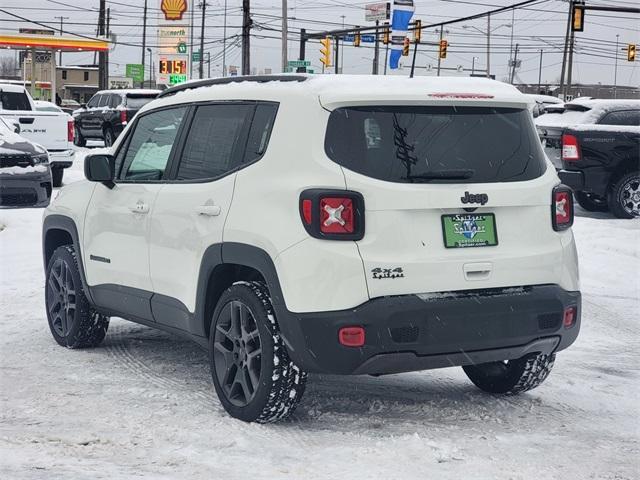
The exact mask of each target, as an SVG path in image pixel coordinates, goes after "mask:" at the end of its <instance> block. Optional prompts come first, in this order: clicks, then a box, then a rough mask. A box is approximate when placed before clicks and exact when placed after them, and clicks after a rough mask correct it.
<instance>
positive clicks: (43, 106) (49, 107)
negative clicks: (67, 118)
mask: <svg viewBox="0 0 640 480" xmlns="http://www.w3.org/2000/svg"><path fill="white" fill-rule="evenodd" d="M33 104H34V105H35V107H36V110H37V111H39V112H57V113H66V112H64V111H63V110H62V109H61V108H60V107H59V106H57V105H56V104H55V103H52V102H46V101H44V100H34V101H33Z"/></svg>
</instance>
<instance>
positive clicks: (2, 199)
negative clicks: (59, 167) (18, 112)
mask: <svg viewBox="0 0 640 480" xmlns="http://www.w3.org/2000/svg"><path fill="white" fill-rule="evenodd" d="M14 130H15V128H14V127H13V126H12V125H10V124H8V123H7V122H6V121H5V120H3V119H2V118H0V208H8V207H13V208H15V207H46V206H47V205H49V200H50V198H51V191H52V185H51V169H50V168H49V154H48V153H47V151H46V150H45V149H44V148H43V147H41V146H40V145H37V144H35V143H33V142H31V141H29V140H27V139H26V138H24V137H22V136H20V135H18V134H17V133H15V131H14Z"/></svg>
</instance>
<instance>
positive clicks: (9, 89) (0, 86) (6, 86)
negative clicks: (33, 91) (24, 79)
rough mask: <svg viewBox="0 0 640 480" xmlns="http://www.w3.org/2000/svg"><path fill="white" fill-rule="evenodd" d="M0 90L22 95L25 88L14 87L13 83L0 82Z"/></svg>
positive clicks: (20, 86)
mask: <svg viewBox="0 0 640 480" xmlns="http://www.w3.org/2000/svg"><path fill="white" fill-rule="evenodd" d="M0 89H1V90H3V91H5V92H13V93H22V92H24V91H26V90H25V88H24V87H23V86H22V85H16V84H15V83H2V82H1V81H0Z"/></svg>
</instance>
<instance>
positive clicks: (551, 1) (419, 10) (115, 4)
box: [0, 0, 640, 86]
mask: <svg viewBox="0 0 640 480" xmlns="http://www.w3.org/2000/svg"><path fill="white" fill-rule="evenodd" d="M148 1H149V20H148V26H147V46H151V47H152V48H153V49H154V51H155V46H157V44H158V42H157V39H156V25H157V24H156V19H157V15H158V13H159V10H158V7H159V3H160V1H161V0H148ZM188 2H189V7H191V6H192V5H191V4H192V3H193V2H192V1H191V0H188ZM195 3H196V6H195V9H194V12H195V23H196V25H197V26H198V28H197V29H196V31H195V43H199V36H200V29H199V25H200V22H201V10H200V9H199V8H198V7H197V3H199V2H198V1H196V2H195ZM226 3H227V9H226V11H227V15H226V17H227V35H226V36H227V42H226V55H225V57H226V58H225V60H226V64H227V65H236V66H239V65H240V64H241V62H240V58H241V51H240V39H239V34H240V26H241V23H242V16H241V14H242V12H241V5H242V0H227V1H226ZM288 3H289V4H288V7H289V8H288V17H289V36H288V37H289V41H288V47H289V56H288V58H289V59H290V60H293V59H297V58H298V55H297V53H298V45H299V31H300V28H305V29H306V30H307V31H308V32H321V31H325V30H331V29H336V28H341V27H342V24H343V22H344V24H345V26H347V27H349V26H355V25H360V26H367V25H372V23H370V22H365V20H364V5H365V4H367V3H371V2H360V1H356V2H347V1H342V0H316V1H310V0H289V2H288ZM512 3H514V2H513V1H504V0H463V1H458V0H430V1H422V0H417V1H415V5H416V13H415V15H414V19H420V20H421V21H422V23H423V25H429V24H436V23H438V22H442V21H449V20H453V19H458V18H463V17H466V16H470V15H473V14H476V13H482V12H486V11H489V10H493V9H496V8H498V7H501V6H505V5H510V4H512ZM587 4H588V5H594V6H595V5H608V6H611V5H615V6H623V7H637V5H638V4H637V2H636V1H633V0H611V1H607V0H587ZM1 5H2V6H1V7H0V9H4V10H6V12H9V13H11V14H14V15H19V16H20V17H24V18H26V19H29V20H34V21H37V22H39V23H42V24H46V25H48V26H51V27H55V28H59V27H60V19H59V17H60V16H63V17H67V18H64V25H65V26H64V30H66V31H68V32H73V33H78V34H83V35H94V34H95V28H96V27H95V24H96V23H97V18H98V6H99V0H75V1H74V0H2V4H1ZM143 5H144V0H113V1H107V6H108V7H109V8H110V9H111V31H112V32H113V33H114V34H115V36H116V41H118V42H124V43H128V44H131V45H119V44H117V45H115V48H114V49H113V51H112V53H111V56H110V72H111V75H112V76H118V75H123V74H124V71H125V66H126V64H127V63H139V62H140V59H141V52H142V47H141V44H142V23H143V21H142V17H143V15H142V11H143ZM224 5H225V0H207V8H206V15H205V33H204V37H205V38H204V41H205V52H208V53H209V54H210V57H211V59H212V61H211V74H212V76H216V75H220V74H221V72H222V50H223V49H222V45H223V42H222V39H223V23H224V17H225V15H224V12H225V8H224ZM281 9H282V7H281V2H279V1H270V0H252V1H251V13H252V20H253V22H254V28H253V30H252V38H251V66H252V67H256V68H257V69H258V70H262V69H264V68H271V69H272V70H273V72H274V73H275V72H278V71H279V70H280V68H281V50H280V48H281V44H280V41H281V40H280V36H281V19H280V18H281V11H282V10H281ZM567 11H568V3H567V2H565V1H561V0H540V1H539V2H537V3H534V4H532V5H529V6H527V7H524V8H520V9H517V10H515V12H514V14H513V19H512V12H511V11H506V12H503V13H500V14H497V15H493V16H492V17H491V30H492V33H491V59H490V63H491V73H492V74H495V75H496V78H497V79H498V80H504V79H506V78H507V76H508V61H509V58H510V57H512V56H513V53H512V52H513V51H514V49H515V45H516V44H517V45H518V59H520V60H521V61H522V64H521V67H520V68H519V69H518V70H517V72H516V78H515V81H516V82H518V81H521V82H527V83H537V81H538V75H539V64H540V50H541V49H542V71H541V80H542V83H546V82H554V81H557V80H558V79H559V77H560V68H561V61H562V46H563V42H564V34H565V29H566V20H567ZM186 16H187V18H190V14H189V13H187V14H186ZM512 20H513V21H512ZM486 23H487V22H486V17H485V18H482V19H478V20H473V21H467V22H459V23H455V24H452V25H447V26H445V27H444V38H446V39H447V40H448V42H449V47H448V55H447V58H446V59H444V60H442V63H441V66H442V67H443V68H444V69H445V70H442V72H441V74H442V75H445V74H446V75H468V74H469V73H470V69H471V68H472V66H474V67H475V68H476V69H479V70H484V69H485V68H486ZM20 27H26V28H28V27H32V28H34V27H35V28H38V25H35V24H30V23H28V22H26V21H23V20H20V19H17V18H15V17H12V16H11V15H9V14H7V13H5V12H0V32H1V33H15V32H17V29H18V28H20ZM512 36H513V40H512ZM616 39H617V40H618V48H617V53H618V55H617V56H618V59H617V63H618V67H617V83H618V85H631V86H638V85H639V84H640V68H639V66H640V58H638V59H637V60H636V61H635V62H633V63H631V62H627V60H626V51H623V49H625V48H626V45H627V43H637V44H640V16H639V15H637V14H629V13H614V12H600V11H598V12H596V11H587V12H586V15H585V29H584V32H580V33H576V53H575V57H574V68H573V81H574V83H602V84H613V82H614V76H615V62H616V60H615V54H616ZM438 40H439V31H438V27H436V26H433V27H430V28H428V29H427V30H426V31H425V32H423V36H422V41H423V42H424V43H423V44H421V45H420V46H419V48H418V54H417V57H416V66H417V67H418V68H417V69H416V72H417V73H416V74H417V75H435V74H436V66H437V46H436V42H437V41H438ZM196 48H197V47H196ZM319 48H320V45H319V43H318V42H317V41H311V42H309V43H308V44H307V55H306V57H307V58H306V59H307V60H310V61H311V63H312V66H313V68H315V70H316V72H320V71H321V64H320V61H319V57H320V53H319ZM342 52H343V53H344V55H343V56H342V60H341V63H342V67H343V68H342V71H343V72H344V73H356V74H364V73H371V69H372V60H373V48H369V45H367V44H363V46H361V47H359V48H357V47H353V46H352V45H351V44H348V43H347V44H346V48H344V49H342ZM0 55H5V56H6V55H12V53H10V52H6V51H5V52H0ZM474 57H475V58H474ZM147 58H148V57H147ZM383 59H384V50H383V49H382V48H381V60H380V71H382V69H383ZM410 59H411V57H404V58H403V64H404V66H405V67H407V68H401V69H399V70H397V71H394V72H391V71H389V72H388V73H389V74H391V73H393V74H399V75H406V74H408V66H409V65H410ZM92 62H93V54H87V53H73V54H65V57H64V63H65V64H76V65H77V64H87V63H92ZM155 63H156V65H157V57H156V59H155ZM459 69H462V71H458V70H459ZM196 70H197V69H196ZM194 78H195V77H194Z"/></svg>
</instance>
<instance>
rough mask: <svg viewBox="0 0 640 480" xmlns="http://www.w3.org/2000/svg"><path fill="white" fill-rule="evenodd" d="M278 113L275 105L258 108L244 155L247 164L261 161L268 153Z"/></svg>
mask: <svg viewBox="0 0 640 480" xmlns="http://www.w3.org/2000/svg"><path fill="white" fill-rule="evenodd" d="M277 111H278V105H277V104H275V103H264V104H259V105H258V106H256V110H255V113H254V114H253V121H252V122H251V131H250V132H249V138H248V140H247V148H246V150H245V154H244V161H245V162H246V163H251V162H253V161H255V160H257V159H259V158H260V157H261V156H262V155H264V153H265V152H266V151H267V145H268V144H269V137H270V136H271V130H272V129H273V122H274V121H275V119H276V113H277Z"/></svg>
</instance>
